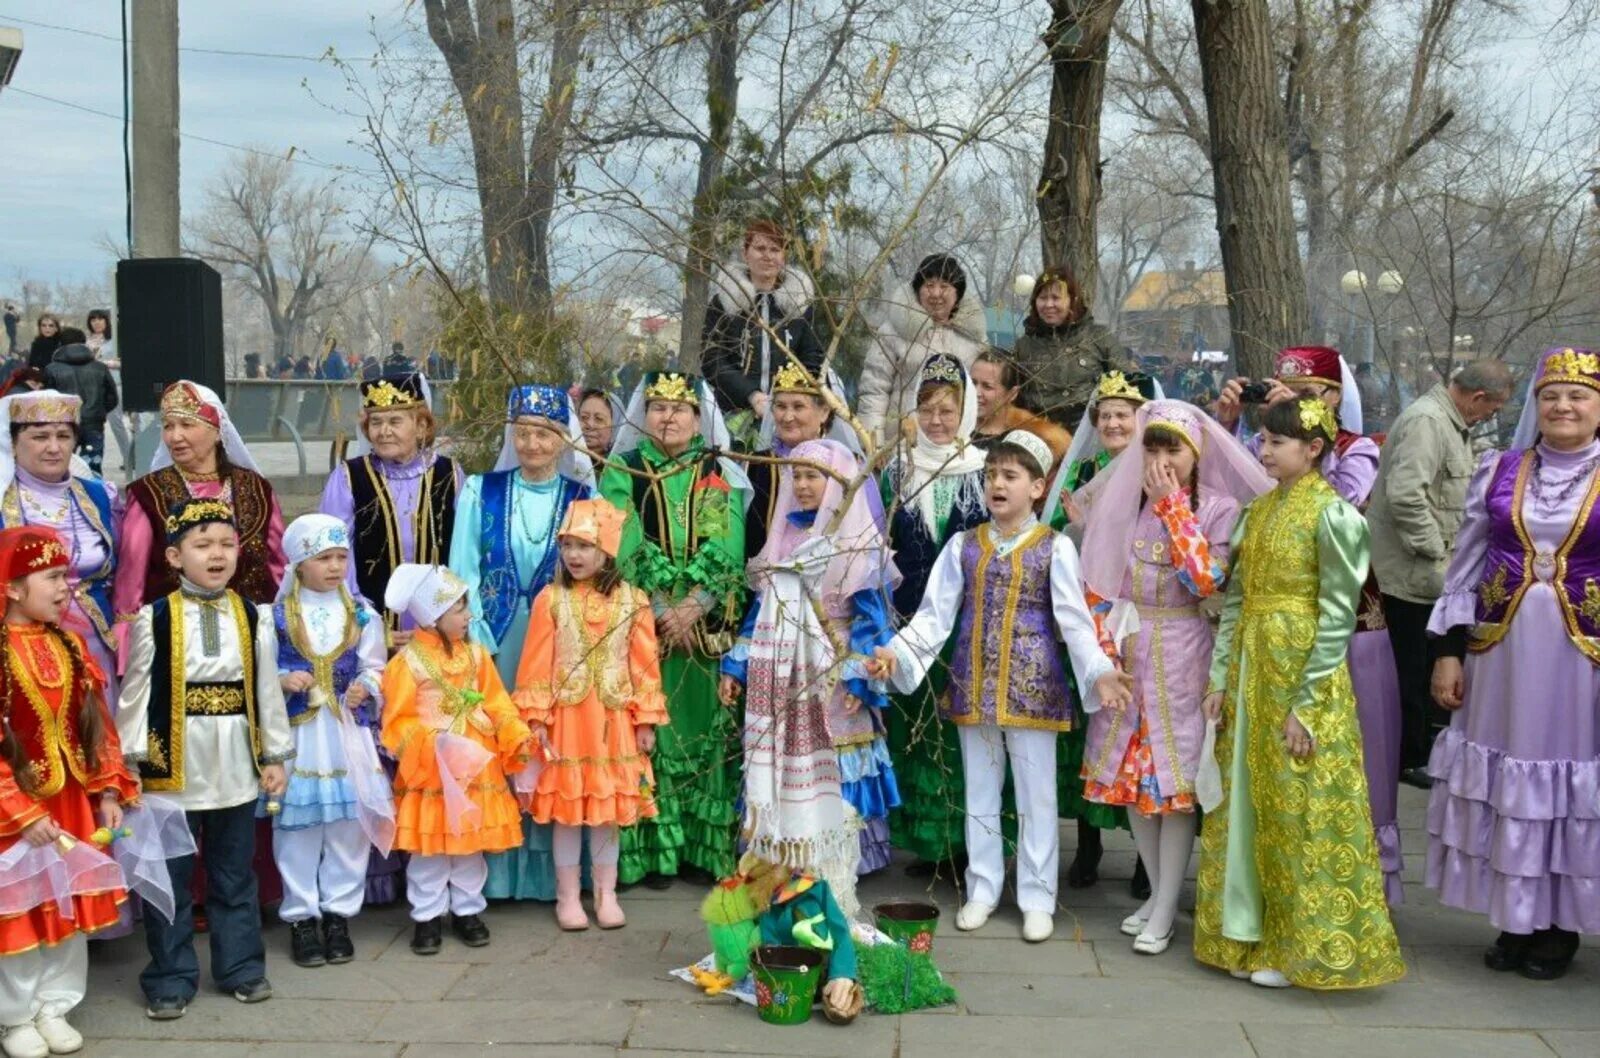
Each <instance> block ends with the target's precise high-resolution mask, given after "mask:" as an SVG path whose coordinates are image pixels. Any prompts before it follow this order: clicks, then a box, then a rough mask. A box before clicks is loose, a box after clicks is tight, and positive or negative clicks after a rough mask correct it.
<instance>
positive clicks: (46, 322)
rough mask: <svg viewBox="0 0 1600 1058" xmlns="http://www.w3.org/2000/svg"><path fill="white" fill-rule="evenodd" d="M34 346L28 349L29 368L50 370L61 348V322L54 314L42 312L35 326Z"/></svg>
mask: <svg viewBox="0 0 1600 1058" xmlns="http://www.w3.org/2000/svg"><path fill="white" fill-rule="evenodd" d="M33 332H34V333H33V345H32V346H30V347H29V349H28V366H29V367H37V368H38V369H39V370H40V371H46V370H49V367H50V362H51V361H52V360H54V359H55V358H56V350H57V349H58V348H60V346H61V320H60V318H59V317H57V316H56V314H55V313H53V312H41V313H39V318H38V320H36V321H35V322H34V325H33Z"/></svg>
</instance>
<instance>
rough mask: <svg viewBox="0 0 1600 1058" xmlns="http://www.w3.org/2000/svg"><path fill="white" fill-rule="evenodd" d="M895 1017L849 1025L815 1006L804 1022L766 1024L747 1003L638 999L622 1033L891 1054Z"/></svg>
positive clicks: (637, 1041)
mask: <svg viewBox="0 0 1600 1058" xmlns="http://www.w3.org/2000/svg"><path fill="white" fill-rule="evenodd" d="M899 1027H900V1019H899V1018H895V1017H878V1016H875V1015H865V1016H863V1017H860V1018H857V1019H856V1021H855V1023H854V1024H852V1025H848V1026H845V1025H832V1024H829V1023H828V1021H827V1020H826V1019H824V1018H823V1016H822V1012H821V1011H820V1010H818V1011H815V1012H813V1014H812V1016H811V1020H810V1021H808V1022H806V1023H805V1024H804V1025H769V1024H767V1023H766V1022H764V1021H762V1020H761V1019H760V1017H758V1016H757V1014H756V1012H755V1009H754V1008H753V1007H749V1006H745V1005H744V1004H735V1005H731V1006H730V1005H728V1004H727V1003H725V1002H717V1003H706V1004H688V1005H685V1004H682V1003H644V1004H642V1005H641V1006H640V1007H639V1016H638V1017H637V1018H636V1019H635V1021H634V1024H633V1031H631V1032H629V1033H628V1052H627V1053H628V1054H629V1055H630V1056H631V1055H632V1054H633V1053H634V1051H635V1050H636V1049H642V1050H650V1049H655V1050H664V1051H695V1052H698V1053H701V1054H751V1055H755V1054H759V1055H775V1054H805V1055H811V1056H813V1058H858V1056H859V1055H862V1054H885V1055H887V1054H893V1053H894V1048H895V1042H896V1039H897V1037H898V1034H899Z"/></svg>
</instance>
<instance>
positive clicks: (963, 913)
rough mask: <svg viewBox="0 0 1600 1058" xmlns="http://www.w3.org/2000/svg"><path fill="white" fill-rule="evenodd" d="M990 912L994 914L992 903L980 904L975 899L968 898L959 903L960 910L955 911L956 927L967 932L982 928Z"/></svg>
mask: <svg viewBox="0 0 1600 1058" xmlns="http://www.w3.org/2000/svg"><path fill="white" fill-rule="evenodd" d="M992 914H994V905H993V904H980V903H978V902H977V901H976V900H968V901H967V902H966V903H964V904H962V905H961V910H960V911H957V912H956V929H959V930H961V931H962V932H967V933H970V932H971V931H972V930H975V929H982V928H983V924H984V923H985V922H987V921H989V916H990V915H992Z"/></svg>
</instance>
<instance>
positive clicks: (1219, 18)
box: [1192, 0, 1307, 377]
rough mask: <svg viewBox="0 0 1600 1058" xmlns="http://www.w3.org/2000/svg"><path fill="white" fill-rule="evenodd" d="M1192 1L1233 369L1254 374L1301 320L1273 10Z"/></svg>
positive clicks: (1300, 273)
mask: <svg viewBox="0 0 1600 1058" xmlns="http://www.w3.org/2000/svg"><path fill="white" fill-rule="evenodd" d="M1192 7H1193V10H1194V27H1195V38H1196V40H1197V41H1198V43H1199V55H1200V69H1201V74H1202V79H1203V84H1204V87H1205V96H1206V120H1207V125H1208V127H1209V129H1210V133H1211V168H1212V176H1213V180H1214V183H1215V186H1216V206H1217V234H1218V235H1219V236H1220V238H1221V243H1222V268H1223V272H1224V273H1225V275H1226V277H1227V284H1228V315H1229V320H1230V322H1231V325H1232V328H1233V350H1234V356H1235V358H1236V359H1237V361H1238V364H1239V367H1240V370H1241V371H1244V372H1246V373H1248V374H1250V375H1251V376H1252V377H1261V376H1263V375H1265V374H1267V373H1268V372H1269V371H1270V369H1271V366H1272V360H1273V357H1274V355H1275V354H1276V352H1277V350H1278V349H1280V348H1282V347H1283V346H1285V345H1289V344H1292V343H1294V342H1296V341H1300V340H1302V339H1304V338H1305V337H1306V327H1307V310H1306V284H1305V271H1304V268H1303V266H1302V265H1301V262H1300V249H1299V245H1298V244H1297V242H1296V240H1295V225H1294V210H1293V207H1292V205H1291V203H1290V200H1289V158H1288V152H1287V150H1286V149H1285V143H1284V119H1283V104H1282V102H1281V101H1280V99H1279V98H1278V92H1277V71H1276V68H1275V66H1274V65H1273V59H1272V50H1271V41H1270V31H1271V20H1270V16H1269V14H1268V11H1267V3H1266V0H1192Z"/></svg>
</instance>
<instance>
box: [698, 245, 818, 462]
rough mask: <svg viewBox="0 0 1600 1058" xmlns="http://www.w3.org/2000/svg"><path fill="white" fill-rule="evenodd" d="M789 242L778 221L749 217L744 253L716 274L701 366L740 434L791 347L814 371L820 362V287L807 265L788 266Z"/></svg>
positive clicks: (763, 408) (767, 395) (759, 410)
mask: <svg viewBox="0 0 1600 1058" xmlns="http://www.w3.org/2000/svg"><path fill="white" fill-rule="evenodd" d="M788 241H789V236H788V234H787V233H786V232H785V231H784V230H783V229H782V228H781V227H779V226H778V224H777V223H776V222H774V221H770V220H755V221H751V222H750V225H749V226H748V227H746V228H745V231H744V246H743V249H742V252H741V259H740V260H737V261H730V262H728V263H727V264H725V265H723V266H721V267H720V268H718V269H717V270H716V271H715V272H714V273H713V274H712V276H711V299H710V302H709V303H708V304H707V305H706V322H705V327H704V328H703V329H702V331H701V334H702V335H703V338H702V343H703V346H704V353H703V354H702V356H701V365H702V368H703V369H704V372H705V379H706V381H707V382H709V383H710V384H711V389H712V391H713V392H714V393H715V394H716V397H717V405H718V407H720V408H721V409H722V411H723V413H724V414H725V415H727V416H728V428H729V430H730V431H732V433H733V434H734V436H735V437H740V436H741V435H744V434H750V433H751V432H752V429H751V428H752V427H753V425H754V424H755V423H756V422H759V421H760V419H761V417H762V416H763V415H765V414H766V412H767V405H768V403H770V401H771V396H772V379H773V377H774V376H775V375H777V373H778V369H779V368H781V367H783V365H784V364H786V363H788V362H789V354H791V353H792V354H793V355H794V356H795V357H796V358H797V359H799V361H800V363H801V364H802V365H804V367H805V369H806V370H807V371H808V372H810V373H811V375H812V376H813V377H816V375H817V374H818V372H819V371H820V370H821V368H822V344H821V342H819V341H818V340H817V335H816V332H815V331H814V330H813V329H812V327H811V302H812V300H813V299H814V298H815V297H816V295H817V288H816V285H815V284H814V283H812V281H811V277H810V276H808V275H806V273H805V272H804V271H803V270H801V269H799V268H790V267H789V264H788V257H787V247H788ZM786 349H787V352H785V350H786ZM741 412H744V413H746V414H745V415H743V416H740V415H739V413H741Z"/></svg>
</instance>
